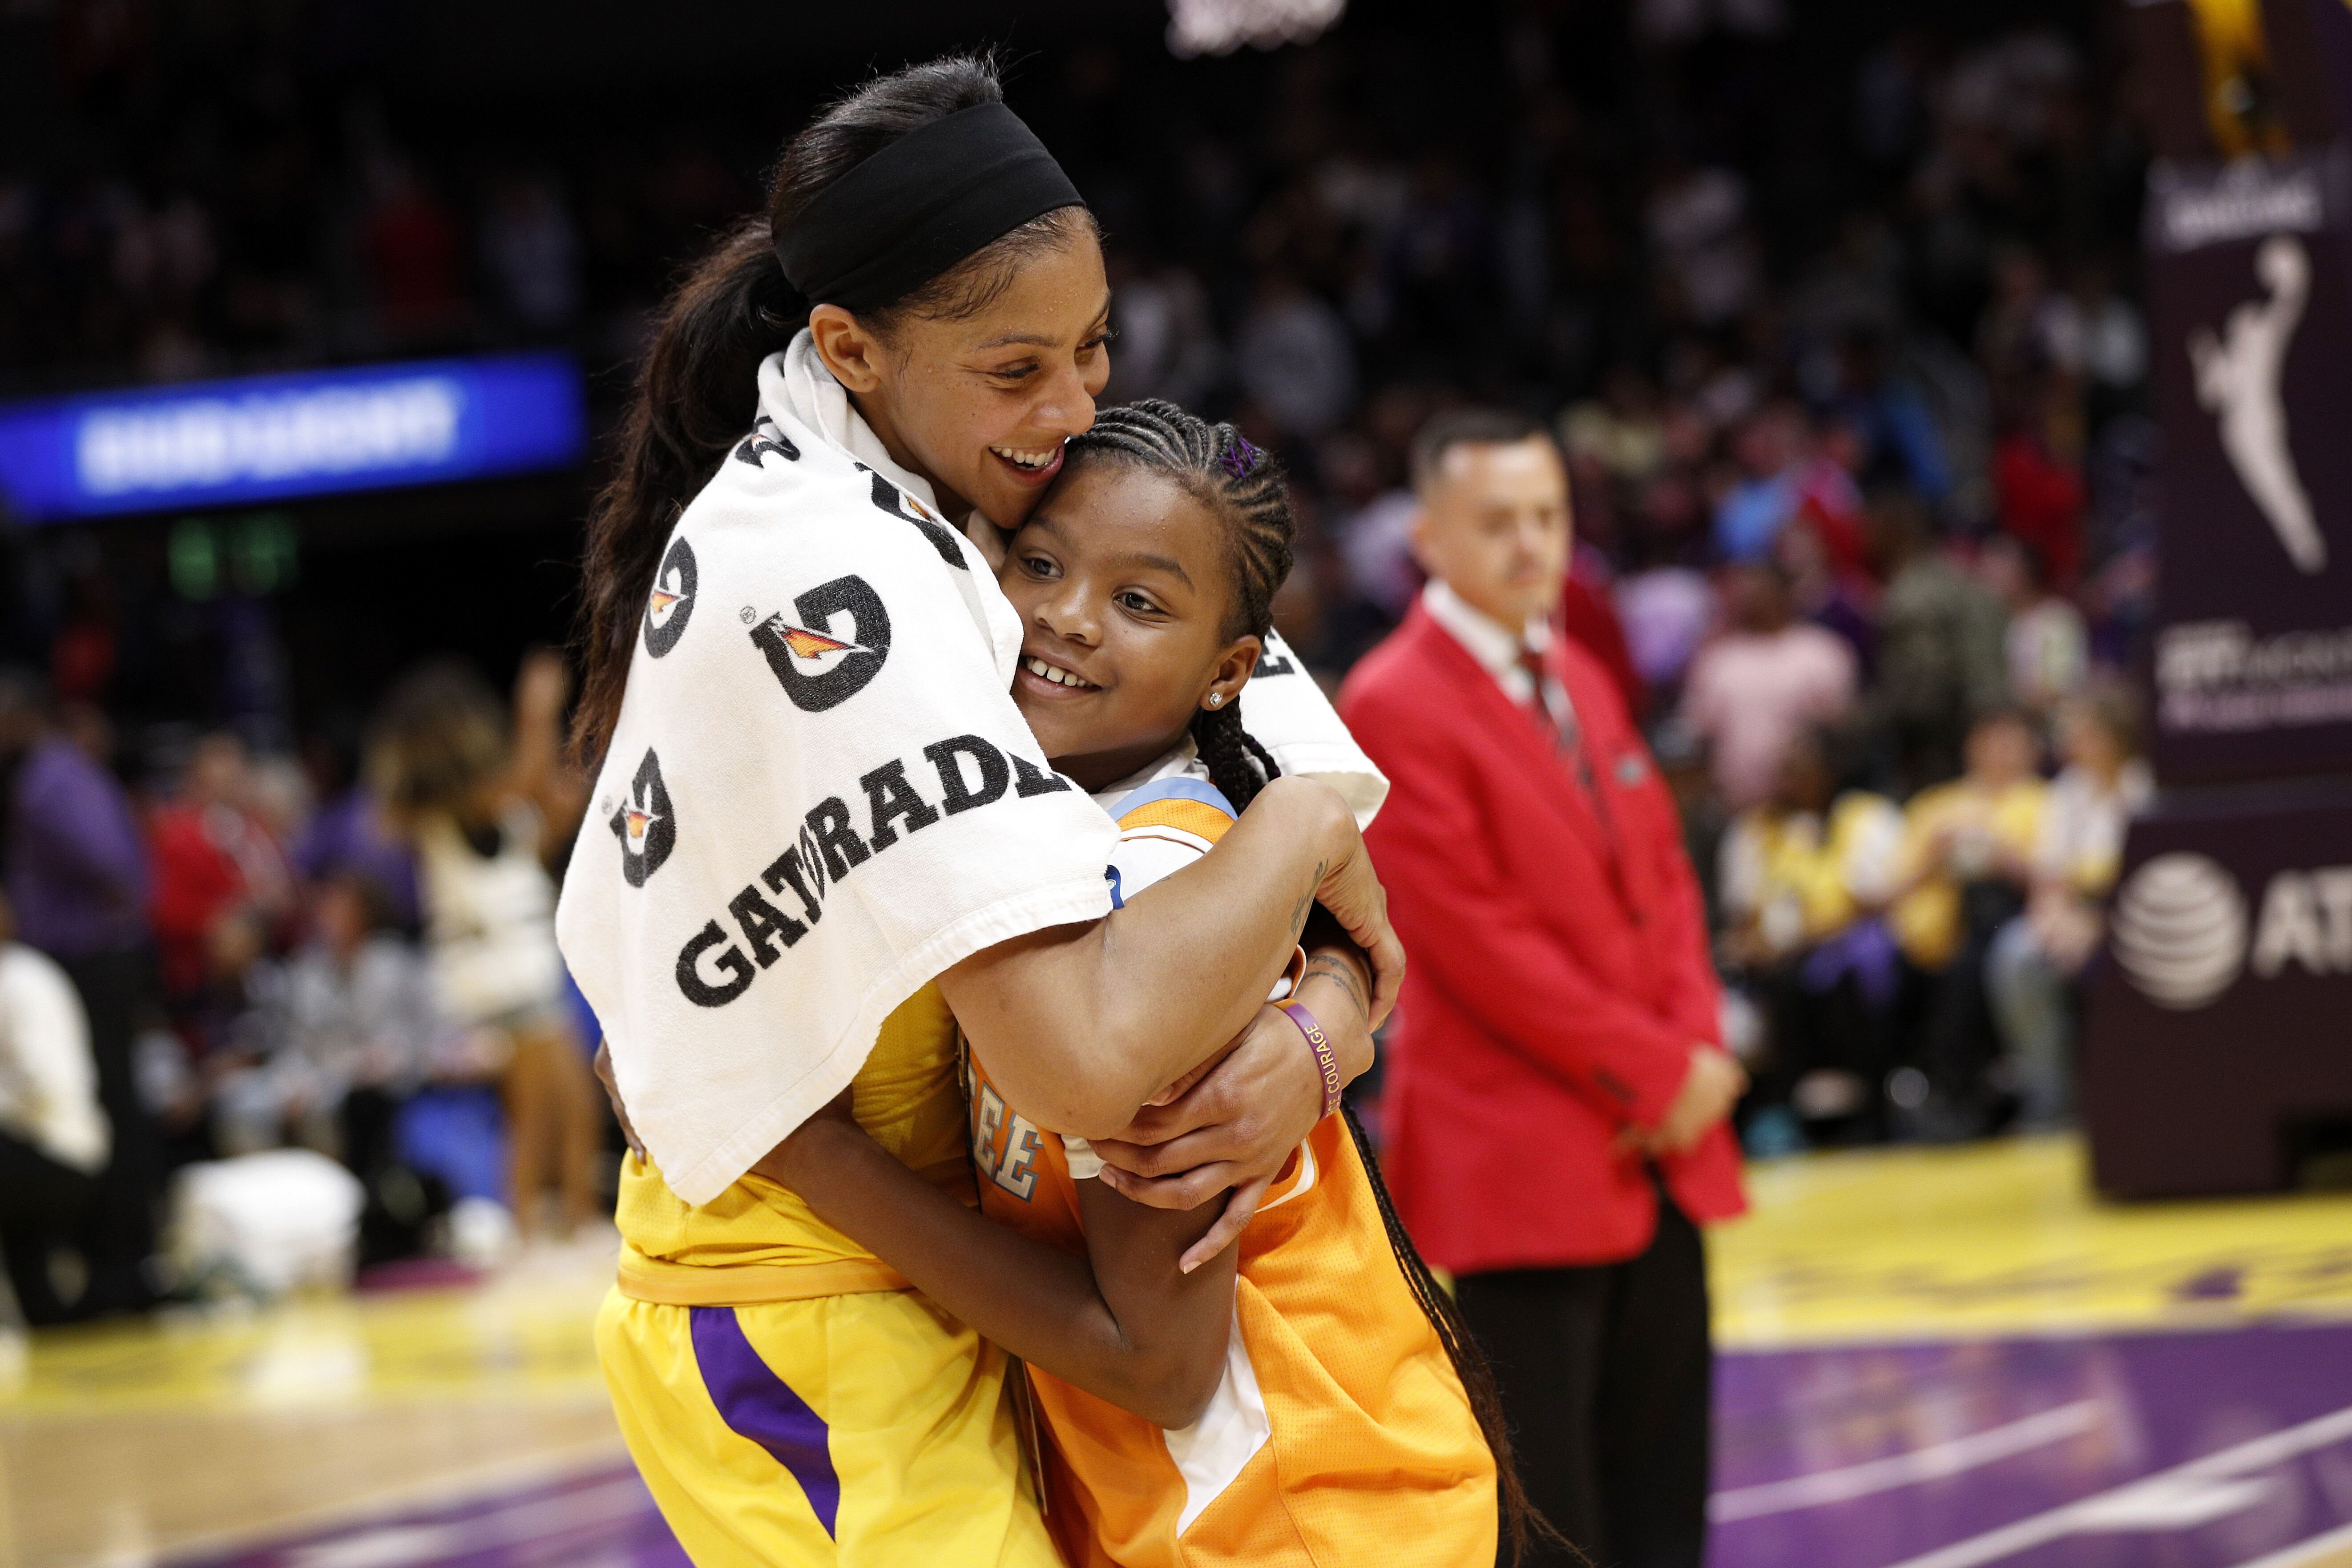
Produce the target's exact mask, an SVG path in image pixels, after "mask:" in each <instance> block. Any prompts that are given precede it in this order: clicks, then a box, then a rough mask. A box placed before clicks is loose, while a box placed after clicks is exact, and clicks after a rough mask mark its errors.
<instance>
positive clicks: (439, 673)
mask: <svg viewBox="0 0 2352 1568" xmlns="http://www.w3.org/2000/svg"><path fill="white" fill-rule="evenodd" d="M565 682H566V677H565V675H564V670H563V663H562V659H561V658H558V657H556V656H555V655H552V654H549V653H545V652H541V653H535V654H533V655H531V656H530V657H529V658H526V659H525V660H524V663H523V667H522V670H521V672H520V674H519V675H518V676H517V677H516V680H515V698H514V718H513V726H512V730H511V731H509V728H508V724H507V720H506V717H505V715H504V714H503V713H501V712H500V710H499V701H498V699H497V698H496V697H495V696H494V695H493V694H492V693H491V692H490V690H489V689H488V687H487V686H485V685H484V684H483V682H482V680H481V679H480V678H479V677H478V676H477V675H475V674H474V673H473V672H472V671H471V670H470V669H468V668H466V667H464V666H462V665H456V664H439V665H433V666H428V667H427V668H423V669H420V670H418V671H416V672H415V673H414V674H412V675H411V676H409V677H408V678H407V679H404V681H403V682H402V683H401V684H400V686H399V687H398V688H397V689H395V690H394V692H393V693H392V695H391V696H390V697H389V698H387V699H386V700H385V702H384V707H383V712H382V713H381V714H380V715H379V717H378V720H377V725H376V733H375V739H374V743H373V747H372V748H371V752H370V758H369V773H370V774H371V775H372V777H373V781H374V783H375V785H376V787H377V789H378V791H379V792H380V793H381V795H382V796H383V800H384V802H385V803H386V805H387V806H388V808H389V809H390V811H391V813H392V814H393V816H394V820H396V821H398V822H399V823H400V824H401V825H402V826H403V828H404V831H405V832H406V834H407V835H408V837H409V839H410V841H411V843H413V844H414V845H415V849H416V856H417V861H418V867H419V871H420V878H419V881H420V887H421V890H422V892H423V895H424V914H425V954H426V959H427V963H428V964H429V966H430V970H431V974H432V981H433V991H434V996H435V1001H436V1005H438V1007H439V1008H440V1010H441V1012H442V1014H443V1016H445V1017H446V1018H447V1019H448V1020H449V1021H450V1022H451V1023H452V1024H455V1025H457V1026H461V1027H463V1028H466V1029H468V1030H473V1031H478V1032H481V1033H483V1034H486V1035H488V1036H489V1037H492V1038H495V1039H496V1040H498V1041H499V1045H500V1047H502V1049H503V1053H504V1057H505V1061H504V1064H503V1068H502V1073H501V1078H502V1081H503V1085H504V1089H505V1097H506V1107H507V1118H508V1122H509V1136H510V1137H511V1139H512V1155H511V1169H512V1176H511V1182H510V1189H509V1190H510V1194H511V1197H510V1203H511V1206H512V1209H513V1215H514V1223H515V1226H516V1229H517V1231H518V1233H519V1234H520V1236H522V1237H525V1238H526V1239H528V1238H530V1237H533V1236H535V1235H537V1234H538V1233H539V1231H540V1230H541V1215H540V1212H539V1211H540V1200H541V1194H542V1192H543V1190H544V1189H545V1188H546V1187H548V1186H552V1187H553V1189H554V1193H555V1197H556V1211H555V1212H556V1217H555V1229H556V1232H557V1234H559V1235H569V1234H571V1233H572V1231H573V1230H574V1229H575V1228H577V1227H578V1226H580V1225H581V1224H582V1223H583V1221H585V1220H586V1219H587V1218H588V1217H589V1215H590V1212H591V1207H592V1203H593V1197H592V1194H593V1187H592V1182H593V1173H592V1172H591V1170H590V1161H591V1160H592V1159H593V1157H594V1153H595V1141H596V1136H597V1131H598V1129H599V1127H600V1126H601V1125H602V1123H601V1121H600V1120H599V1110H598V1107H597V1102H596V1100H595V1099H594V1089H593V1083H592V1081H591V1078H590V1074H589V1071H588V1058H587V1051H586V1047H584V1046H583V1044H582V1042H581V1041H579V1040H578V1039H576V1038H575V1037H573V1033H572V1025H571V1021H570V1018H569V1016H568V1015H567V1013H566V1009H565V1004H564V996H563V961H562V957H561V955H560V954H559V953H558V952H557V951H556V946H555V883H554V879H552V878H551V876H550V875H549V874H548V863H549V862H550V861H551V859H552V858H554V857H555V856H557V855H558V854H560V853H562V851H563V850H564V849H565V848H566V847H569V845H570V842H571V837H572V830H573V828H575V827H576V826H578V824H579V820H580V816H581V812H582V810H583V807H584V805H585V804H586V799H585V796H586V791H585V789H584V788H583V785H582V784H581V783H580V781H579V780H578V779H577V778H576V776H574V775H573V774H572V773H570V772H569V771H568V770H567V769H566V768H565V767H564V765H563V763H562V760H561V757H560V754H559V751H560V744H559V740H558V731H559V727H560V725H561V722H562V710H563V704H564V700H565V697H566V689H565Z"/></svg>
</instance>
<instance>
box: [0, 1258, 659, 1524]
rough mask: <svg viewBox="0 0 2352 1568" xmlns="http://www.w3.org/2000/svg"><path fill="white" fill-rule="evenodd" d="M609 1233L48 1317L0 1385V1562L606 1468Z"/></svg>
mask: <svg viewBox="0 0 2352 1568" xmlns="http://www.w3.org/2000/svg"><path fill="white" fill-rule="evenodd" d="M614 1245H616V1244H608V1245H606V1246H603V1247H598V1246H594V1245H583V1246H580V1247H573V1248H572V1249H569V1250H567V1251H562V1252H553V1253H549V1254H546V1255H542V1256H538V1257H533V1258H526V1259H525V1260H523V1262H521V1263H520V1264H519V1265H517V1266H516V1267H515V1268H514V1269H513V1270H512V1271H511V1272H509V1274H507V1275H506V1276H504V1277H502V1278H500V1279H498V1280H496V1281H495V1282H493V1283H490V1284H488V1285H486V1286H482V1287H478V1288H474V1289H434V1290H425V1291H415V1292H401V1293H395V1294H386V1295H373V1296H360V1297H353V1298H347V1299H342V1300H310V1301H298V1302H290V1303H288V1304H285V1305H282V1306H280V1307H278V1308H275V1309H272V1310H268V1311H262V1312H253V1311H242V1312H231V1313H225V1314H211V1315H196V1314H187V1313H184V1314H178V1315H174V1316H173V1317H170V1318H166V1319H164V1320H161V1321H156V1322H153V1323H151V1324H145V1325H139V1326H131V1325H121V1326H107V1327H101V1328H98V1329H91V1330H68V1331H58V1332H53V1333H47V1334H42V1335H37V1336H36V1337H35V1340H34V1342H33V1345H32V1348H31V1353H30V1355H29V1356H28V1357H27V1358H26V1361H25V1363H24V1364H23V1365H21V1366H20V1367H18V1368H17V1369H16V1372H15V1374H14V1376H13V1377H8V1378H7V1379H6V1382H5V1384H0V1568H99V1565H101V1564H103V1565H105V1568H139V1565H143V1564H150V1563H162V1562H167V1561H170V1560H172V1559H173V1558H178V1557H183V1556H185V1555H187V1554H189V1553H191V1552H198V1551H202V1550H205V1549H207V1548H210V1547H214V1546H218V1545H226V1544H232V1543H235V1542H239V1541H244V1540H249V1539H256V1538H260V1537H266V1536H275V1535H278V1534H283V1533H286V1532H288V1531H294V1530H298V1529H305V1528H312V1527H316V1526H318V1525H320V1524H324V1523H328V1522H331V1521H335V1520H339V1519H342V1518H347V1517H354V1516H357V1515H361V1514H367V1513H374V1512H378V1511H381V1510H387V1509H394V1508H398V1507H402V1506H404V1505H408V1504H411V1503H417V1502H425V1501H434V1502H439V1501H446V1500H452V1499H456V1498H458V1497H461V1496H464V1495H467V1494H468V1493H471V1492H490V1491H496V1490H501V1489H512V1488H516V1487H520V1486H526V1485H530V1484H532V1483H535V1482H538V1481H541V1480H545V1479H555V1478H560V1477H562V1476H564V1475H568V1474H573V1473H578V1472H581V1471H583V1470H586V1469H590V1468H597V1467H600V1466H609V1465H610V1464H611V1463H612V1462H614V1460H615V1459H617V1458H619V1457H620V1456H621V1454H622V1448H621V1443H620V1436H619V1433H618V1432H617V1430H616V1429H615V1428H614V1424H613V1415H612V1410H611V1407H610V1406H609V1405H607V1403H606V1401H605V1396H604V1384H603V1383H602V1381H601V1380H600V1379H599V1378H598V1376H597V1373H596V1365H595V1349H594V1345H593V1341H592V1338H591V1329H592V1327H593V1319H594V1313H595V1310H596V1305H597V1303H598V1302H599V1301H600V1300H603V1297H604V1290H605V1288H606V1287H607V1286H608V1285H609V1284H610V1283H611V1280H612V1251H613V1246H614ZM0 1375H5V1374H0Z"/></svg>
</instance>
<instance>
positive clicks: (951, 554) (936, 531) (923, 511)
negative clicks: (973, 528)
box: [857, 463, 971, 572]
mask: <svg viewBox="0 0 2352 1568" xmlns="http://www.w3.org/2000/svg"><path fill="white" fill-rule="evenodd" d="M857 466H858V467H859V468H866V465H865V464H863V463H860V464H858V465H857ZM866 472H867V473H868V474H871V475H873V480H874V504H875V505H876V506H878V507H880V508H881V509H882V510H884V511H887V512H888V513H889V514H890V515H891V516H892V517H895V518H897V519H898V521H901V522H911V523H913V524H914V525H915V527H916V528H917V529H919V530H920V531H921V532H922V535H923V538H924V539H925V540H926V541H928V542H929V544H930V547H931V548H932V549H933V550H936V551H938V552H940V560H942V561H944V562H946V563H948V564H949V565H950V566H952V567H954V568H955V569H956V570H957V571H959V572H969V571H971V567H970V566H968V565H966V564H965V563H964V558H963V551H962V550H961V548H960V547H959V546H958V545H957V543H956V536H955V534H954V533H953V532H951V531H950V530H949V528H948V525H947V524H946V523H944V522H941V521H940V520H939V519H938V518H936V517H933V516H932V515H931V511H930V509H929V507H927V506H925V505H924V504H923V503H922V502H921V501H919V500H916V499H915V498H914V497H913V496H910V495H908V494H906V493H905V492H903V491H901V490H900V489H898V486H896V485H894V484H892V483H891V482H890V481H889V480H887V479H884V478H883V477H882V476H881V475H879V474H877V473H874V470H873V469H871V468H866Z"/></svg>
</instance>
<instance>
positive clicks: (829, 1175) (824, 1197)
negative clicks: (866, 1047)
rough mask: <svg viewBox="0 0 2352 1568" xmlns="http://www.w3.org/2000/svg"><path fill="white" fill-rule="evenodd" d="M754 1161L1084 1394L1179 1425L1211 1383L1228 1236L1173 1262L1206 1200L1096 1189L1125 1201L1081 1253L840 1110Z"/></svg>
mask: <svg viewBox="0 0 2352 1568" xmlns="http://www.w3.org/2000/svg"><path fill="white" fill-rule="evenodd" d="M755 1169H756V1170H757V1171H758V1172H759V1173H761V1174H762V1175H765V1176H767V1177H768V1178H769V1179H771V1180H772V1181H775V1182H778V1183H780V1184H782V1185H784V1186H787V1187H790V1188H791V1189H792V1190H793V1192H794V1193H797V1194H799V1195H800V1196H801V1197H802V1198H803V1199H804V1200H806V1201H807V1203H808V1205H809V1206H810V1207H811V1208H813V1209H814V1210H815V1211H816V1214H817V1216H818V1217H819V1218H821V1219H823V1220H824V1222H825V1223H826V1224H827V1225H830V1226H833V1227H834V1228H835V1229H836V1230H838V1231H840V1232H841V1233H842V1234H843V1235H845V1236H847V1237H850V1238H851V1239H852V1240H854V1241H856V1242H857V1243H858V1244H859V1245H861V1246H863V1247H868V1248H870V1249H871V1250H872V1251H873V1253H874V1255H875V1256H876V1257H877V1258H881V1259H882V1260H883V1261H884V1262H885V1263H887V1264H889V1265H890V1266H891V1267H892V1268H896V1269H897V1270H898V1272H899V1273H901V1274H903V1275H905V1276H906V1277H907V1279H908V1283H910V1284H912V1285H913V1286H914V1287H915V1288H916V1289H919V1290H920V1291H922V1292H923V1293H924V1294H925V1295H927V1296H929V1298H930V1299H931V1300H934V1301H936V1302H938V1303H939V1304H940V1306H941V1307H943V1308H945V1309H946V1310H948V1311H950V1312H951V1313H953V1314H954V1315H955V1316H956V1317H958V1318H960V1319H961V1320H962V1321H964V1322H965V1323H967V1324H969V1325H970V1326H971V1327H972V1328H973V1329H975V1330H977V1331H979V1332H980V1333H982V1334H983V1335H985V1336H986V1337H987V1338H989V1339H991V1340H993V1341H995V1342H997V1343H998V1344H1000V1345H1002V1346H1003V1347H1004V1348H1005V1349H1006V1350H1008V1351H1010V1352H1013V1354H1014V1355H1017V1356H1019V1357H1021V1358H1022V1359H1023V1360H1024V1361H1027V1362H1029V1363H1033V1364H1034V1365H1036V1366H1038V1367H1042V1368H1043V1369H1045V1371H1047V1372H1049V1373H1053V1374H1054V1375H1055V1376H1056V1377H1059V1378H1061V1379H1063V1380H1064V1381H1065V1382H1067V1383H1070V1384H1076V1386H1078V1387H1080V1388H1083V1389H1085V1390H1086V1391H1087V1392H1088V1393H1089V1394H1095V1395H1097V1397H1099V1398H1103V1399H1108V1400H1109V1401H1110V1402H1111V1403H1112V1404H1114V1405H1118V1406H1120V1407H1121V1408H1123V1409H1126V1410H1129V1411H1132V1412H1134V1413H1135V1414H1136V1415H1140V1416H1142V1417H1143V1418H1144V1419H1146V1420H1148V1421H1152V1422H1156V1423H1158V1424H1159V1425H1160V1426H1189V1425H1191V1424H1192V1421H1193V1420H1194V1419H1196V1418H1197V1417H1198V1416H1199V1415H1200V1412H1201V1408H1202V1405H1205V1404H1206V1403H1207V1401H1208V1398H1209V1396H1210V1395H1211V1394H1213V1392H1214V1391H1215V1389H1216V1384H1217V1379H1218V1377H1219V1375H1220V1373H1221V1369H1222V1367H1223V1360H1224V1344H1225V1339H1226V1334H1227V1330H1226V1321H1227V1320H1228V1319H1229V1317H1230V1316H1231V1313H1232V1300H1233V1275H1234V1249H1232V1248H1231V1247H1228V1248H1226V1249H1225V1250H1224V1252H1223V1255H1222V1257H1221V1258H1219V1259H1217V1260H1215V1261H1214V1262H1213V1263H1212V1264H1211V1265H1208V1266H1204V1267H1202V1268H1197V1269H1195V1270H1193V1272H1192V1273H1191V1274H1189V1275H1187V1274H1182V1273H1180V1272H1179V1271H1178V1269H1177V1267H1176V1259H1177V1258H1178V1257H1179V1256H1180V1255H1181V1253H1182V1252H1183V1251H1184V1249H1185V1247H1188V1246H1190V1245H1191V1244H1192V1242H1194V1241H1196V1240H1198V1239H1199V1237H1200V1236H1201V1234H1202V1232H1203V1231H1205V1230H1207V1229H1208V1228H1209V1226H1210V1225H1211V1224H1212V1223H1213V1221H1214V1219H1215V1217H1216V1215H1215V1212H1214V1210H1213V1208H1209V1209H1202V1210H1201V1211H1198V1212H1197V1213H1192V1214H1171V1213H1166V1212H1163V1211H1160V1210H1156V1209H1145V1208H1141V1207H1139V1206H1137V1205H1127V1204H1126V1203H1125V1200H1123V1199H1120V1198H1118V1197H1117V1196H1116V1194H1106V1195H1108V1197H1109V1201H1110V1202H1112V1203H1115V1204H1120V1205H1123V1206H1124V1207H1126V1208H1129V1209H1133V1210H1134V1213H1133V1214H1132V1215H1122V1216H1121V1223H1119V1224H1118V1225H1117V1226H1106V1227H1105V1229H1106V1237H1107V1240H1108V1243H1109V1250H1110V1252H1111V1256H1110V1257H1109V1258H1099V1257H1098V1258H1093V1259H1091V1260H1090V1259H1089V1258H1085V1257H1076V1256H1073V1255H1072V1254H1070V1253H1066V1252H1063V1251H1060V1250H1058V1249H1057V1248H1055V1247H1047V1246H1045V1244H1044V1243H1042V1242H1038V1241H1034V1240H1032V1239H1030V1238H1029V1237H1024V1236H1022V1235H1021V1234H1019V1233H1018V1232H1016V1231H1013V1230H1011V1229H1008V1228H1007V1227H1005V1226H1001V1225H998V1224H997V1223H996V1222H994V1221H993V1220H991V1219H989V1218H987V1217H986V1216H985V1215H982V1214H981V1213H979V1212H978V1211H977V1210H975V1209H971V1208H969V1207H967V1206H965V1205H962V1204H960V1203H958V1202H956V1200H955V1199H954V1198H952V1197H950V1195H948V1194H946V1193H943V1192H941V1191H940V1190H939V1189H938V1188H937V1187H934V1186H932V1185H931V1184H929V1183H928V1182H926V1181H924V1180H923V1179H922V1178H921V1177H920V1176H918V1175H916V1174H915V1173H913V1172H912V1171H909V1170H908V1168H907V1167H906V1166H904V1165H902V1164H900V1163H898V1161H896V1160H894V1159H892V1158H891V1157H890V1155H889V1154H888V1153H887V1152H885V1151H884V1150H883V1149H882V1147H881V1146H880V1145H879V1144H877V1143H876V1142H874V1141H873V1140H872V1139H871V1138H869V1137H867V1136H866V1133H865V1132H864V1131H861V1130H860V1129H859V1128H857V1127H856V1125H855V1124H854V1123H851V1122H848V1121H840V1120H836V1119H833V1118H829V1117H819V1118H817V1119H815V1120H813V1121H809V1122H807V1123H806V1124H804V1125H803V1127H802V1129H801V1130H800V1131H798V1132H795V1133H794V1134H793V1136H792V1137H791V1138H789V1139H787V1140H785V1142H783V1143H782V1144H780V1145H778V1147H777V1148H776V1149H775V1150H774V1151H772V1152H771V1153H770V1154H769V1155H768V1156H767V1157H766V1158H765V1159H763V1160H762V1161H761V1163H760V1164H759V1165H758V1166H757V1167H755ZM1086 1185H1088V1186H1091V1185H1094V1184H1092V1183H1088V1184H1086ZM1098 1250H1099V1248H1098ZM1102 1276H1108V1279H1107V1280H1106V1281H1104V1282H1100V1283H1098V1277H1102Z"/></svg>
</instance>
